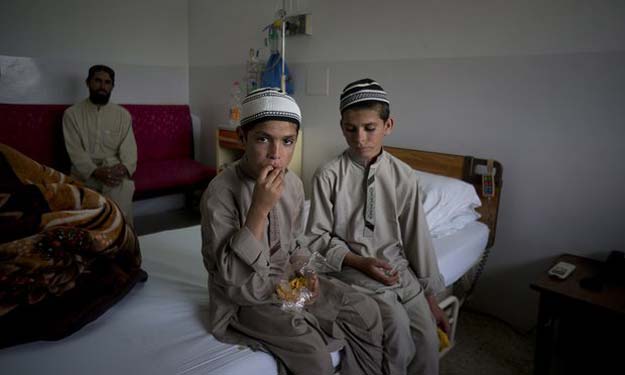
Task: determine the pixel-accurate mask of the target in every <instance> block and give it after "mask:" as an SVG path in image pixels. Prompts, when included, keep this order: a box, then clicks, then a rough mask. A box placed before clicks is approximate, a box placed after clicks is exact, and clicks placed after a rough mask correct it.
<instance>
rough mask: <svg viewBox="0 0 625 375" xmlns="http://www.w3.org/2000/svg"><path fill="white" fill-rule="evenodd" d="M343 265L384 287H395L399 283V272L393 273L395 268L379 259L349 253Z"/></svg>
mask: <svg viewBox="0 0 625 375" xmlns="http://www.w3.org/2000/svg"><path fill="white" fill-rule="evenodd" d="M343 263H344V264H345V265H346V266H350V267H353V268H355V269H357V270H359V271H360V272H362V273H364V274H365V275H367V276H369V277H370V278H372V279H374V280H377V281H379V282H381V283H382V284H384V285H389V286H390V285H395V284H397V282H398V281H399V272H397V271H393V267H392V266H391V265H390V264H388V262H385V261H383V260H381V259H378V258H371V257H362V256H360V255H356V254H354V253H347V254H346V255H345V258H344V260H343Z"/></svg>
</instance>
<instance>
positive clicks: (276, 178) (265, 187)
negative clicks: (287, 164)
mask: <svg viewBox="0 0 625 375" xmlns="http://www.w3.org/2000/svg"><path fill="white" fill-rule="evenodd" d="M283 189H284V169H282V168H274V167H272V166H271V165H268V166H266V167H264V168H263V169H261V171H260V174H259V175H258V178H257V179H256V186H254V193H253V195H252V207H254V208H256V209H258V210H259V211H261V212H263V213H265V215H268V214H269V211H271V209H272V208H273V206H275V205H276V203H277V202H278V199H280V196H281V195H282V190H283ZM250 209H252V208H250Z"/></svg>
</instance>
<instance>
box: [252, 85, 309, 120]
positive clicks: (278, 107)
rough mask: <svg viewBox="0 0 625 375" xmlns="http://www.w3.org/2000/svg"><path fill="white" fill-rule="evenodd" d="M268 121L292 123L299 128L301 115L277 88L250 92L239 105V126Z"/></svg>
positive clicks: (290, 99)
mask: <svg viewBox="0 0 625 375" xmlns="http://www.w3.org/2000/svg"><path fill="white" fill-rule="evenodd" d="M269 120H281V121H289V122H293V123H295V124H296V125H297V127H298V128H299V127H300V124H301V122H302V114H301V112H300V109H299V106H298V105H297V103H296V102H295V100H294V99H293V98H291V97H290V96H288V95H287V94H285V93H283V92H282V91H280V90H279V89H277V88H262V89H258V90H254V91H252V92H251V93H249V95H248V96H246V97H245V99H243V103H242V105H241V126H244V125H247V124H253V123H258V122H262V121H269Z"/></svg>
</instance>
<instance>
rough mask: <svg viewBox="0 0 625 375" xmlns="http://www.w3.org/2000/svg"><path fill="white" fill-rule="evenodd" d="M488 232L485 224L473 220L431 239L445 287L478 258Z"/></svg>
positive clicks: (482, 250) (484, 245) (485, 242)
mask: <svg viewBox="0 0 625 375" xmlns="http://www.w3.org/2000/svg"><path fill="white" fill-rule="evenodd" d="M488 233H489V231H488V226H487V225H486V224H484V223H481V222H479V221H475V222H472V223H469V224H467V225H466V226H465V227H464V228H462V229H460V230H458V231H457V232H454V233H452V234H450V235H447V236H444V237H440V238H434V239H433V240H432V241H433V243H434V249H435V251H436V257H437V259H438V268H439V270H440V272H441V274H442V275H443V279H444V280H445V286H446V287H448V286H450V285H452V284H453V283H455V282H456V281H457V280H458V279H459V278H460V277H461V276H462V275H464V274H465V273H466V272H467V271H468V270H469V269H470V268H471V267H473V265H475V263H476V262H477V261H478V260H479V259H480V256H481V255H482V253H483V252H484V250H485V249H486V245H487V243H488Z"/></svg>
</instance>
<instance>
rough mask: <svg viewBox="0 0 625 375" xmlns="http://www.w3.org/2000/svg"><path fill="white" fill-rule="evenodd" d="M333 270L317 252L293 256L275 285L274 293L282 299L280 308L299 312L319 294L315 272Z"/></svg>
mask: <svg viewBox="0 0 625 375" xmlns="http://www.w3.org/2000/svg"><path fill="white" fill-rule="evenodd" d="M328 270H334V268H333V267H332V266H330V265H329V264H328V262H327V261H326V259H325V258H324V257H323V256H322V255H321V254H319V253H318V252H315V253H313V254H312V255H311V256H310V257H308V258H306V257H293V258H291V262H290V263H289V264H288V265H287V269H286V272H285V273H284V275H283V277H282V278H280V279H279V281H278V283H277V285H276V294H277V295H278V298H279V299H280V300H281V301H282V310H284V311H289V312H300V311H302V310H303V309H304V307H305V306H306V305H307V304H310V303H312V302H314V300H315V299H316V297H317V296H318V294H319V281H318V278H317V274H318V273H319V272H327V271H328Z"/></svg>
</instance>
